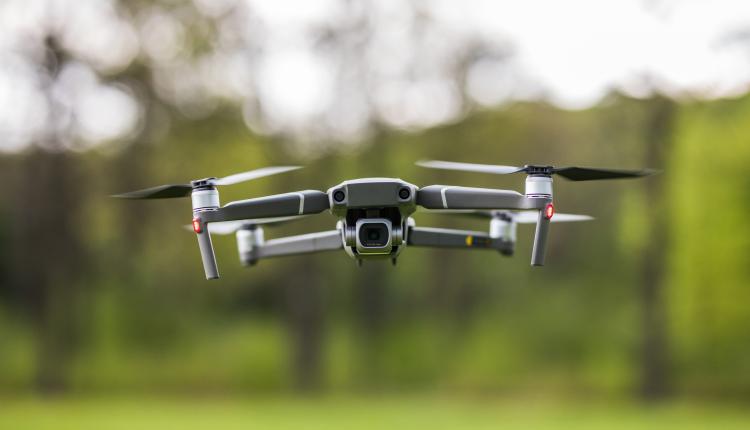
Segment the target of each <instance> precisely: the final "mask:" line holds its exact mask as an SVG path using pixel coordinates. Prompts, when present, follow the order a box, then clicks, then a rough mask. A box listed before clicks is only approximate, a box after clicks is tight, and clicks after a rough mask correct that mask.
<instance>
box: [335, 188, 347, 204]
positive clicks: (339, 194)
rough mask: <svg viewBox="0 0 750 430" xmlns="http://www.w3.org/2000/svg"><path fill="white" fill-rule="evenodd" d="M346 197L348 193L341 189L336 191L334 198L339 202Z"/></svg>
mask: <svg viewBox="0 0 750 430" xmlns="http://www.w3.org/2000/svg"><path fill="white" fill-rule="evenodd" d="M344 198H346V195H345V194H344V192H343V191H341V190H337V191H336V192H334V193H333V199H334V200H336V201H337V202H343V201H344Z"/></svg>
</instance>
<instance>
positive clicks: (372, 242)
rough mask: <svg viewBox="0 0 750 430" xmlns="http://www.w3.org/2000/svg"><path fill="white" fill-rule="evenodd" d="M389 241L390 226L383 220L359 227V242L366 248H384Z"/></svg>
mask: <svg viewBox="0 0 750 430" xmlns="http://www.w3.org/2000/svg"><path fill="white" fill-rule="evenodd" d="M389 241H390V237H389V234H388V226H387V225H385V224H384V223H382V222H374V223H368V224H363V225H362V226H361V227H360V229H359V242H360V243H361V244H362V246H364V247H366V248H382V247H384V246H386V245H388V242H389Z"/></svg>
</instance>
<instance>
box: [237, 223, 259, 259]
mask: <svg viewBox="0 0 750 430" xmlns="http://www.w3.org/2000/svg"><path fill="white" fill-rule="evenodd" d="M235 235H236V236H237V251H239V253H240V255H243V254H249V253H251V252H252V251H253V249H254V248H255V247H257V246H260V245H263V242H264V238H263V236H264V235H263V229H262V228H260V227H256V228H255V230H247V229H240V230H237V233H235Z"/></svg>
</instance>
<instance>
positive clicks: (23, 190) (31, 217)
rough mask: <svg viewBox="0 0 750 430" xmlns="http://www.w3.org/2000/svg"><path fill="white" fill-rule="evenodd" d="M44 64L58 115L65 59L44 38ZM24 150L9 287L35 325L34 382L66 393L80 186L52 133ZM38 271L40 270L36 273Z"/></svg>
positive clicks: (75, 303) (79, 255)
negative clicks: (57, 87) (56, 86)
mask: <svg viewBox="0 0 750 430" xmlns="http://www.w3.org/2000/svg"><path fill="white" fill-rule="evenodd" d="M46 49H47V56H46V59H45V60H46V61H45V63H44V64H43V65H42V66H43V70H44V72H43V73H44V74H45V75H46V76H48V77H49V83H48V85H47V86H46V87H45V89H46V95H47V98H48V100H49V103H48V105H49V106H50V109H51V110H52V112H51V115H50V117H51V118H60V113H59V112H58V111H57V110H58V109H59V106H58V104H57V103H56V102H55V100H54V99H53V96H52V88H51V86H52V83H54V82H55V78H56V76H57V73H58V71H59V70H60V69H59V67H60V65H61V64H63V63H64V61H65V58H66V55H65V53H64V52H63V50H62V49H61V47H60V45H59V44H57V43H56V40H55V38H54V37H51V36H50V37H48V38H47V43H46ZM50 130H51V131H50V133H49V134H48V138H47V139H46V140H45V141H44V142H38V143H39V146H40V147H43V148H46V149H34V150H32V151H30V152H29V153H27V154H26V155H25V156H24V157H23V159H24V161H23V162H24V166H23V168H22V169H21V177H20V179H19V181H20V184H19V186H18V187H14V188H13V190H14V192H15V193H16V195H15V197H14V201H15V202H16V205H14V209H15V211H16V213H15V216H14V219H15V220H16V221H15V223H14V224H15V226H16V228H15V229H14V233H15V235H16V239H15V241H14V243H15V245H16V246H15V247H14V253H13V258H14V259H15V263H14V264H13V265H12V271H13V274H12V276H13V278H14V281H15V282H14V283H15V285H17V286H18V288H20V289H21V290H22V291H23V295H24V296H25V297H26V304H27V306H28V310H29V312H28V316H29V317H30V318H31V320H32V321H33V327H34V330H35V333H36V339H37V340H38V345H37V347H36V359H37V364H36V369H37V375H36V385H37V388H38V389H40V390H41V391H44V392H50V391H59V390H62V389H64V388H65V386H66V380H65V377H66V375H67V370H68V369H67V367H68V365H69V364H70V360H71V359H72V356H73V354H74V351H75V349H76V345H77V344H78V343H79V342H80V340H81V339H80V338H79V337H80V332H79V330H78V324H79V323H80V322H81V321H80V316H81V312H80V311H81V309H80V306H81V300H80V298H81V297H80V295H81V294H82V291H81V286H82V284H83V280H84V274H85V272H86V271H85V268H86V266H85V262H86V260H87V259H86V252H85V246H84V245H83V243H82V237H81V234H80V229H81V222H82V220H83V219H84V217H83V214H82V202H83V198H84V196H85V195H86V193H87V191H86V181H85V180H84V177H83V175H82V173H81V172H80V159H79V158H78V157H76V156H75V155H74V154H71V153H69V152H66V151H65V150H64V147H63V144H62V143H61V140H62V139H64V136H62V135H60V134H58V129H57V128H55V127H54V126H53V127H50ZM40 268H43V269H40Z"/></svg>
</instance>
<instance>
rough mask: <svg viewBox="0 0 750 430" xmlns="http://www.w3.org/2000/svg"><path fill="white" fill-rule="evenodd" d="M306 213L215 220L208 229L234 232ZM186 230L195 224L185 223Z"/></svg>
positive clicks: (275, 222)
mask: <svg viewBox="0 0 750 430" xmlns="http://www.w3.org/2000/svg"><path fill="white" fill-rule="evenodd" d="M305 217H306V215H298V216H282V217H276V218H258V219H245V220H239V221H219V222H213V223H211V224H208V231H209V232H210V233H211V234H233V233H235V232H237V230H241V229H242V228H245V227H249V226H255V225H261V224H279V223H283V222H287V221H293V220H297V219H300V218H305ZM185 229H186V230H190V231H191V232H192V231H193V225H192V224H187V225H185Z"/></svg>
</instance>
